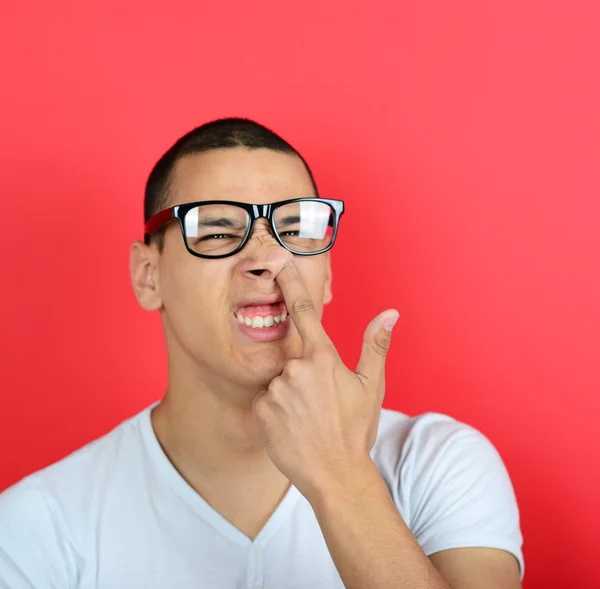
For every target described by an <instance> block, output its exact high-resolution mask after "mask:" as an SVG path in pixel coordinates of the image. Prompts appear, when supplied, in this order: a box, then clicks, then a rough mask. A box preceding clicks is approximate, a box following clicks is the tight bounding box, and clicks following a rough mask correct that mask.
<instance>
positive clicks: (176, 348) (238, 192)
mask: <svg viewBox="0 0 600 589" xmlns="http://www.w3.org/2000/svg"><path fill="white" fill-rule="evenodd" d="M172 180H173V182H172V187H171V191H170V202H171V204H183V203H187V202H194V201H203V200H231V201H240V202H247V203H252V204H266V203H272V202H277V201H281V200H287V199H290V198H299V197H310V196H314V191H313V188H312V184H311V182H310V178H309V175H308V173H307V171H306V168H305V167H304V165H303V163H302V161H301V160H300V158H298V157H297V156H296V155H293V154H286V153H280V152H276V151H272V150H269V149H247V148H241V147H240V148H232V149H219V150H212V151H208V152H204V153H200V154H194V155H190V156H186V157H184V158H182V159H181V160H179V162H178V163H177V165H176V167H175V169H174V173H173V176H172ZM217 233H218V231H217ZM152 247H153V248H154V251H153V255H155V256H156V258H155V260H156V263H157V271H158V272H157V283H158V286H157V296H158V297H159V298H160V303H161V304H160V305H159V306H158V308H160V309H161V315H162V319H163V324H164V327H165V333H166V339H167V347H168V350H169V358H170V363H171V365H173V364H174V363H175V365H180V366H182V367H186V369H190V367H197V369H196V371H198V370H199V375H200V377H202V375H203V374H204V375H206V376H209V375H210V378H211V379H215V378H216V379H217V380H220V379H221V378H222V377H225V379H227V380H232V381H235V382H236V383H238V384H247V385H248V386H249V387H255V386H257V385H258V386H263V385H267V384H268V383H269V382H270V381H271V379H272V378H274V377H275V376H276V375H277V374H280V372H281V370H282V368H283V364H284V362H285V361H286V360H287V359H289V358H293V357H298V356H299V355H300V352H301V341H300V337H299V335H298V332H297V331H296V328H295V327H294V325H293V323H292V321H291V319H290V318H289V317H288V318H287V319H285V320H284V322H283V324H282V323H281V322H278V320H279V319H281V316H282V314H283V313H285V305H284V303H283V302H277V301H278V300H281V289H280V288H279V285H278V284H277V281H276V277H277V275H278V273H279V272H280V270H281V269H282V267H283V266H284V264H285V263H286V262H287V261H288V260H290V259H291V258H292V257H293V258H294V262H295V264H296V266H297V267H298V270H299V272H300V275H301V277H302V279H303V280H304V283H305V285H306V288H307V290H308V292H309V293H310V295H311V297H312V300H313V303H314V305H315V308H316V310H317V312H318V313H319V315H321V314H322V310H323V305H324V304H325V303H327V302H329V301H330V300H331V267H330V260H329V254H328V253H326V254H321V255H317V256H294V255H293V254H291V253H290V252H288V251H287V250H286V249H284V248H283V247H281V246H280V245H279V244H278V243H277V241H276V240H275V239H274V237H273V236H272V234H271V229H270V227H269V225H268V223H267V221H266V220H265V219H259V220H258V221H257V222H256V224H255V226H254V230H253V233H252V235H251V238H250V240H249V241H248V243H247V244H246V246H245V247H244V248H243V249H242V251H241V252H239V253H237V254H235V255H234V256H230V257H228V258H222V259H212V260H211V259H202V258H198V257H195V256H192V255H191V254H190V253H189V252H188V251H187V250H186V248H185V244H184V242H183V238H182V235H181V230H180V228H179V225H178V223H177V222H172V223H170V224H169V225H168V227H167V228H166V231H165V236H164V250H163V252H162V254H160V256H158V253H157V251H156V247H155V246H152ZM261 297H263V298H264V297H270V298H267V299H266V302H267V303H268V302H270V301H272V300H275V301H276V302H275V304H273V305H271V306H266V305H257V304H256V302H257V301H256V298H258V300H259V301H260V299H261ZM253 299H254V300H253ZM269 315H271V316H272V317H274V319H273V322H274V323H273V327H272V328H270V329H269V328H267V329H265V328H260V327H253V326H248V325H246V324H247V323H248V321H251V322H252V325H255V324H256V323H257V322H255V321H254V317H261V318H262V322H263V323H265V322H266V323H267V324H270V323H271V319H268V316H269ZM242 321H244V323H242ZM260 323H261V320H258V324H260Z"/></svg>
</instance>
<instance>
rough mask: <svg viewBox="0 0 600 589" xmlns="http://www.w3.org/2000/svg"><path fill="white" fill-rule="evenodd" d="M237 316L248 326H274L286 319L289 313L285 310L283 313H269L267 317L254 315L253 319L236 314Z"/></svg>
mask: <svg viewBox="0 0 600 589" xmlns="http://www.w3.org/2000/svg"><path fill="white" fill-rule="evenodd" d="M236 317H237V320H238V321H239V322H240V323H244V324H245V325H247V326H248V327H273V325H274V324H275V323H280V322H281V321H285V319H286V317H287V313H286V311H284V312H283V313H282V314H281V315H267V316H266V317H254V318H253V319H250V317H242V316H241V315H236Z"/></svg>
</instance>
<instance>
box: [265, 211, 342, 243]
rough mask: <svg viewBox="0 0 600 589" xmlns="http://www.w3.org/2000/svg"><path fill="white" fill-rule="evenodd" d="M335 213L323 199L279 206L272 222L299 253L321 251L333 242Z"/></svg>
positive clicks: (283, 238) (281, 235)
mask: <svg viewBox="0 0 600 589" xmlns="http://www.w3.org/2000/svg"><path fill="white" fill-rule="evenodd" d="M334 219H335V212H334V210H333V208H332V207H331V206H330V205H328V204H327V203H324V202H317V201H312V200H309V201H301V202H292V203H289V204H286V205H283V206H280V207H279V208H277V209H276V210H275V214H274V215H273V221H274V224H275V229H276V230H277V234H278V235H279V237H280V239H281V241H283V243H285V245H286V246H287V247H289V248H290V249H291V250H292V251H295V252H298V253H310V252H318V251H320V250H323V249H325V248H326V247H328V246H329V245H330V244H331V240H332V239H333V221H334Z"/></svg>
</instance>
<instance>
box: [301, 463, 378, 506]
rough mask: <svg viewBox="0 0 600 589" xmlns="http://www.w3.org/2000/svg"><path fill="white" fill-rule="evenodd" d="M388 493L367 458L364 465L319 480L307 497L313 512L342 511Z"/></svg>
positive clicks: (355, 465)
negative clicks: (345, 507) (374, 496)
mask: <svg viewBox="0 0 600 589" xmlns="http://www.w3.org/2000/svg"><path fill="white" fill-rule="evenodd" d="M382 493H385V494H386V495H388V498H389V493H388V490H387V487H386V486H385V483H384V481H383V479H382V478H381V475H380V474H379V471H378V470H377V467H376V466H375V463H374V462H373V461H372V460H371V459H370V457H367V459H365V460H364V461H361V462H360V463H357V464H354V465H353V466H349V467H347V468H344V469H341V468H340V469H336V471H334V472H330V473H328V474H327V475H326V476H322V477H320V478H319V480H318V481H316V482H315V484H314V485H313V487H312V489H311V492H310V496H309V497H307V499H308V501H309V502H310V503H311V505H312V507H313V509H314V510H315V512H317V511H319V512H323V511H329V510H331V509H343V508H344V506H346V505H350V506H352V505H355V504H356V503H358V502H360V501H361V500H363V499H370V498H372V497H373V495H380V494H382Z"/></svg>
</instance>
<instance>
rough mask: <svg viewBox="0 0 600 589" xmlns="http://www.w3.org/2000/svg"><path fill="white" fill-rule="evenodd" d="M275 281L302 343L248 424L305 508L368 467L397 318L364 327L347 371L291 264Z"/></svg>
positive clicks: (386, 315) (387, 316) (389, 315)
mask: <svg viewBox="0 0 600 589" xmlns="http://www.w3.org/2000/svg"><path fill="white" fill-rule="evenodd" d="M277 282H278V283H279V286H280V288H281V291H282V293H283V297H284V299H285V302H286V306H287V309H288V313H289V315H290V316H291V318H292V321H293V322H294V325H295V326H296V329H297V330H298V333H299V334H300V337H301V339H302V355H301V357H300V358H294V359H292V360H289V361H288V362H286V363H285V366H284V368H283V372H282V374H281V375H280V376H277V377H275V378H274V379H273V380H272V381H271V383H270V385H269V387H268V389H267V391H266V392H265V393H264V394H262V395H259V396H257V397H256V398H255V399H254V404H253V410H254V417H255V419H256V421H257V422H258V424H259V426H260V428H261V431H262V434H263V439H264V443H265V448H266V451H267V453H268V455H269V457H270V459H271V460H272V462H273V463H274V464H275V466H276V467H277V468H278V469H279V470H280V471H281V472H282V473H283V474H284V475H285V476H286V477H287V478H288V479H289V480H290V481H291V482H292V484H294V486H296V487H297V488H298V490H299V491H300V492H301V493H302V494H303V495H304V496H305V497H307V499H308V500H309V501H311V497H312V496H314V494H315V493H320V492H322V490H323V487H324V486H327V485H328V484H333V483H335V484H340V483H342V484H343V481H345V480H350V479H351V478H352V477H353V476H355V475H356V474H357V469H362V468H363V467H365V468H369V467H371V466H372V465H373V463H372V461H371V460H370V452H371V449H372V448H373V445H374V443H375V439H376V437H377V428H378V424H379V415H380V413H381V404H382V402H383V397H384V394H385V358H386V354H387V351H388V349H389V346H390V338H391V329H392V327H393V325H394V323H395V322H396V320H397V319H398V312H397V311H395V310H393V309H388V310H387V311H384V312H383V313H381V314H380V315H378V316H377V317H375V319H373V320H372V321H371V323H369V325H368V327H367V329H366V331H365V335H364V341H363V347H362V354H361V357H360V361H359V363H358V366H357V368H356V371H355V372H352V371H351V370H349V369H348V368H347V367H346V366H345V365H344V363H343V362H342V360H341V358H340V356H339V354H338V353H337V350H336V349H335V347H334V345H333V343H332V342H331V340H330V339H329V337H328V336H327V334H326V333H325V330H324V329H323V326H322V325H321V322H320V321H319V318H318V316H317V313H316V311H315V307H314V304H313V302H312V300H311V298H310V295H309V293H308V292H307V290H306V288H305V286H304V283H303V282H302V279H301V277H300V274H299V273H298V270H297V268H296V266H295V265H294V263H293V262H289V263H288V264H287V265H286V266H285V267H284V268H283V270H281V272H280V273H279V275H278V277H277ZM386 328H387V329H386ZM369 463H370V464H369Z"/></svg>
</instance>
